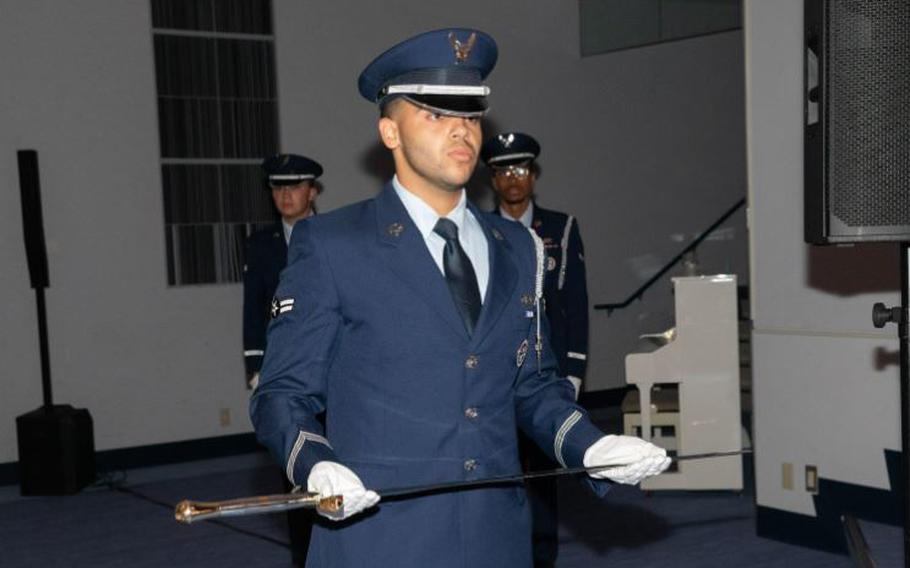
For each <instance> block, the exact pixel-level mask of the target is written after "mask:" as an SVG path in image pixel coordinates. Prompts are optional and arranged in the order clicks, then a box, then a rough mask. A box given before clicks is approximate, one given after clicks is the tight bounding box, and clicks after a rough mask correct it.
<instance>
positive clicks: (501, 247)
mask: <svg viewBox="0 0 910 568" xmlns="http://www.w3.org/2000/svg"><path fill="white" fill-rule="evenodd" d="M468 208H469V209H470V210H471V213H473V214H474V217H475V218H476V219H477V222H478V223H480V226H481V227H482V228H483V232H484V235H485V236H486V237H487V248H488V249H489V258H490V278H489V282H488V283H487V290H486V293H485V295H484V302H483V309H482V310H481V311H480V320H479V321H478V322H477V328H476V329H475V330H474V336H473V338H472V341H471V343H472V344H473V345H480V343H481V342H482V341H483V340H484V338H486V336H487V335H489V333H490V331H492V329H493V328H494V327H495V325H496V322H497V321H498V320H499V317H500V316H501V315H502V312H503V310H504V309H505V307H506V306H507V305H508V303H509V299H510V298H511V297H512V295H513V293H514V291H515V286H516V285H517V284H518V269H517V268H516V267H515V263H514V262H513V261H512V258H511V251H510V249H509V244H508V242H507V241H506V240H505V238H504V237H503V235H502V233H500V232H499V230H497V229H494V228H492V227H491V226H490V224H489V223H488V222H487V220H486V219H485V218H484V217H483V214H482V213H480V211H478V210H477V208H476V207H474V205H473V204H472V203H470V202H469V203H468Z"/></svg>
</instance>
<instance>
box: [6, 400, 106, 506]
mask: <svg viewBox="0 0 910 568" xmlns="http://www.w3.org/2000/svg"><path fill="white" fill-rule="evenodd" d="M16 433H17V435H18V442H19V485H20V488H21V493H22V495H69V494H72V493H77V492H78V491H79V490H80V489H82V488H83V487H85V486H86V485H89V484H91V483H92V482H93V481H94V480H95V442H94V439H95V438H94V434H93V431H92V417H91V415H90V414H89V412H88V410H86V409H84V408H73V407H72V406H70V405H68V404H58V405H54V406H53V407H50V408H47V407H41V408H39V409H37V410H33V411H32V412H29V413H27V414H23V415H21V416H17V417H16Z"/></svg>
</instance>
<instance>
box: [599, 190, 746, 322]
mask: <svg viewBox="0 0 910 568" xmlns="http://www.w3.org/2000/svg"><path fill="white" fill-rule="evenodd" d="M745 204H746V198H745V197H743V198H742V199H740V200H739V201H737V202H736V203H735V204H734V205H733V207H731V208H730V209H728V210H727V211H726V212H725V213H724V214H723V215H721V216H720V218H718V219H717V221H715V222H714V223H712V224H711V226H710V227H708V228H707V229H705V230H704V231H702V233H701V234H700V235H698V236H697V237H696V238H695V239H693V240H692V242H691V243H689V244H688V246H686V248H684V249H683V250H682V251H681V252H680V253H679V254H677V255H676V256H674V257H673V258H672V259H670V262H668V263H667V264H666V265H664V267H663V268H661V269H660V270H658V271H657V273H656V274H654V276H652V277H651V278H649V279H648V280H647V281H646V282H645V283H644V284H642V285H641V286H639V287H638V289H637V290H635V291H634V292H632V294H631V295H630V296H629V297H628V298H626V299H625V300H623V301H622V302H615V303H609V304H595V305H594V309H595V310H607V315H610V314H611V313H612V312H613V311H614V310H618V309H622V308H625V307H626V306H628V305H629V304H631V303H632V302H633V301H635V300H640V299H641V298H642V296H644V293H645V291H646V290H647V289H648V288H650V287H651V286H652V285H653V284H654V283H655V282H657V281H658V280H659V279H660V277H661V276H663V275H664V274H666V273H667V271H669V270H670V269H671V268H673V266H675V265H676V263H678V262H679V261H680V260H682V259H683V257H684V256H685V255H686V253H688V252H689V251H691V250H694V249H695V248H696V247H697V246H698V245H700V244H701V243H702V241H704V240H705V239H707V238H708V236H709V235H710V234H711V233H713V232H714V230H715V229H717V228H718V227H719V226H721V225H722V224H723V223H724V221H726V220H727V219H729V218H730V217H731V216H732V215H733V214H734V213H736V212H737V211H738V210H739V209H740V208H741V207H742V206H744V205H745Z"/></svg>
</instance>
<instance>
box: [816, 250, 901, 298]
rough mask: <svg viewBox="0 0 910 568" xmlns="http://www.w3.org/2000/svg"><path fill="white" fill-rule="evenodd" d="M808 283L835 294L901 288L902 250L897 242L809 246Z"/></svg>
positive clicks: (847, 294) (865, 292)
mask: <svg viewBox="0 0 910 568" xmlns="http://www.w3.org/2000/svg"><path fill="white" fill-rule="evenodd" d="M806 260H807V262H806V266H807V272H806V283H807V284H808V285H809V287H810V288H814V289H816V290H821V291H823V292H828V293H829V294H834V295H835V296H856V295H858V294H868V293H875V292H897V291H899V290H900V281H901V276H900V250H899V248H898V246H897V245H896V244H894V243H866V244H857V245H853V246H847V247H838V246H828V247H820V246H808V245H807V246H806Z"/></svg>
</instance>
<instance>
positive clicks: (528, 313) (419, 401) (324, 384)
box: [250, 29, 669, 568]
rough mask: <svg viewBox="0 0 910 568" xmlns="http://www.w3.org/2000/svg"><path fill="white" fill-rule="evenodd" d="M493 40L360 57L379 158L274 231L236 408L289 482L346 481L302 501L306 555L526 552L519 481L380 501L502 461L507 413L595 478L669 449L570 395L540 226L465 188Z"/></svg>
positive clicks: (522, 559)
mask: <svg viewBox="0 0 910 568" xmlns="http://www.w3.org/2000/svg"><path fill="white" fill-rule="evenodd" d="M496 56H497V49H496V44H495V42H494V41H493V39H492V38H491V37H489V36H488V35H486V34H484V33H483V32H480V31H477V30H469V29H446V30H438V31H433V32H427V33H425V34H421V35H419V36H416V37H414V38H411V39H409V40H407V41H405V42H403V43H401V44H398V45H396V46H394V47H392V48H391V49H390V50H388V51H386V52H385V53H383V54H382V55H380V56H379V57H377V58H376V59H375V60H374V61H373V62H372V63H370V64H369V65H368V66H367V68H366V69H365V70H364V72H363V73H362V74H361V77H360V82H359V87H360V92H361V94H362V95H363V96H364V97H365V98H367V99H368V100H370V101H373V102H377V103H378V104H379V107H380V114H381V116H380V119H379V121H378V130H379V136H380V139H381V141H382V143H383V144H384V145H385V146H386V147H387V148H388V149H389V150H390V151H391V153H392V156H393V158H394V161H395V171H396V175H395V177H394V178H393V179H392V180H391V181H390V182H389V183H388V184H386V186H385V187H384V189H383V190H382V192H381V193H380V194H379V195H378V196H377V197H376V198H374V199H370V200H368V201H364V202H361V203H356V204H354V205H350V206H347V207H344V208H341V209H338V210H336V211H333V212H331V213H328V214H323V215H319V216H318V217H313V218H310V219H308V220H306V221H304V222H303V223H300V224H299V225H298V227H297V229H296V230H295V231H294V235H293V237H292V239H291V245H290V252H289V263H288V268H287V269H286V270H285V271H284V272H283V273H282V276H281V281H280V283H279V286H278V290H277V292H276V295H275V299H274V301H273V305H272V313H273V314H274V318H273V320H272V323H271V324H270V326H269V334H268V341H269V348H268V349H267V352H266V357H265V362H264V364H263V367H262V371H261V380H260V383H259V386H258V388H257V389H256V390H255V391H254V393H253V396H252V398H251V401H250V409H251V417H252V420H253V424H254V425H255V428H256V433H257V436H258V438H259V440H260V441H261V442H262V443H264V444H265V445H266V446H268V447H269V449H270V450H271V452H272V454H273V455H274V456H275V457H276V458H277V459H278V460H279V461H280V462H281V463H283V464H284V465H285V467H286V470H287V475H288V478H289V479H290V480H291V482H292V483H294V484H296V485H300V486H305V487H306V488H307V490H309V491H313V492H316V493H319V494H320V495H323V496H331V495H340V496H342V497H343V499H344V507H343V509H342V510H341V511H337V512H328V511H319V512H320V514H321V515H322V516H323V517H325V518H327V519H329V520H333V521H338V522H334V523H332V522H327V523H324V524H320V525H318V526H316V527H314V530H313V541H312V544H311V546H310V551H309V555H308V558H307V565H308V566H311V567H315V566H318V567H320V568H355V567H356V568H369V567H384V568H385V567H390V566H395V567H396V568H418V567H419V568H426V567H427V566H433V567H436V568H449V567H453V568H454V567H458V568H464V567H466V566H471V567H472V568H482V567H491V568H492V567H496V568H501V567H504V566H506V567H509V568H520V567H530V566H531V564H532V560H531V538H530V537H531V533H530V518H529V514H528V507H527V500H526V497H525V493H524V488H523V487H522V486H521V485H514V486H512V485H507V486H497V487H484V488H480V489H472V490H466V491H455V492H448V493H441V494H434V495H429V496H421V497H417V498H413V499H406V500H390V501H381V495H382V491H383V490H384V489H388V488H393V487H401V486H409V485H420V484H430V483H439V482H448V481H467V480H477V479H483V478H486V477H488V476H496V475H502V474H514V473H517V472H519V471H520V466H519V462H518V448H517V440H516V429H517V428H521V429H522V430H523V431H524V432H525V433H526V434H528V435H529V436H530V437H531V438H532V439H533V440H534V441H535V442H536V443H537V444H539V445H540V446H541V447H542V448H544V449H545V451H547V453H548V454H549V455H550V456H551V457H552V458H554V459H555V460H556V461H558V462H559V463H560V464H562V465H565V466H579V465H582V464H587V465H588V466H592V465H604V464H611V465H613V464H615V465H616V467H609V468H605V469H602V470H599V471H597V472H592V473H591V474H590V475H589V481H590V485H591V487H592V488H593V489H594V490H595V492H597V494H599V495H603V494H605V493H606V491H607V489H608V486H609V483H610V481H611V480H612V481H615V482H621V483H637V482H638V481H640V480H641V479H642V478H644V477H646V476H648V475H655V474H657V473H659V472H661V471H663V470H664V469H665V468H666V467H667V465H668V464H669V460H668V459H667V458H666V452H664V451H663V450H661V449H660V448H657V447H656V446H654V445H652V444H649V443H647V442H645V441H643V440H640V439H638V438H630V437H627V436H610V435H607V436H605V435H604V434H603V433H602V432H601V431H600V430H599V429H598V428H596V427H595V426H594V425H593V424H592V423H591V421H590V420H589V419H588V417H587V415H586V414H585V411H584V409H582V408H581V407H579V406H578V405H577V404H575V402H574V389H573V388H572V385H571V383H570V382H569V381H567V380H565V379H564V378H562V377H560V376H559V375H558V370H557V363H556V358H555V356H554V355H553V352H552V349H551V348H550V346H549V342H548V341H547V339H546V335H547V334H546V325H547V324H546V317H545V316H544V314H543V311H542V308H541V299H542V296H543V274H544V272H543V271H544V269H545V267H544V265H543V263H544V258H545V255H544V249H543V244H542V242H540V240H539V239H537V238H536V237H535V236H534V235H533V234H532V232H531V231H528V230H527V229H525V228H524V227H522V226H520V225H518V224H516V223H512V222H510V221H506V220H504V219H501V218H499V217H497V216H495V215H491V214H487V213H483V212H481V211H479V210H478V209H477V208H476V207H474V206H473V205H472V204H470V203H468V202H467V200H466V198H465V191H464V184H465V183H466V182H467V180H468V179H469V178H470V176H471V174H472V172H473V170H474V167H475V165H476V163H477V159H478V155H479V150H480V143H481V140H482V138H481V136H482V134H481V128H480V120H479V119H480V116H482V114H483V113H484V112H485V110H486V108H487V94H488V92H489V89H488V87H487V86H486V85H484V84H483V80H484V78H485V77H486V76H487V75H488V73H489V72H490V71H491V70H492V68H493V65H494V63H495V61H496ZM323 411H325V416H326V425H325V428H323V427H322V426H321V425H320V423H319V421H318V420H317V419H316V416H317V415H318V414H319V413H321V412H323Z"/></svg>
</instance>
